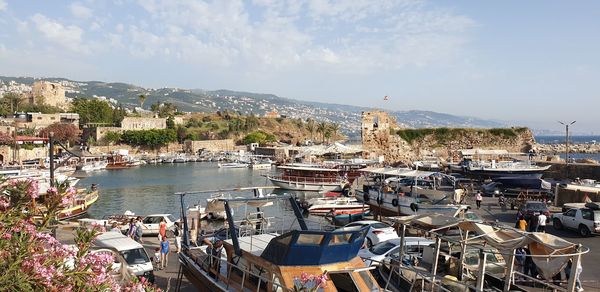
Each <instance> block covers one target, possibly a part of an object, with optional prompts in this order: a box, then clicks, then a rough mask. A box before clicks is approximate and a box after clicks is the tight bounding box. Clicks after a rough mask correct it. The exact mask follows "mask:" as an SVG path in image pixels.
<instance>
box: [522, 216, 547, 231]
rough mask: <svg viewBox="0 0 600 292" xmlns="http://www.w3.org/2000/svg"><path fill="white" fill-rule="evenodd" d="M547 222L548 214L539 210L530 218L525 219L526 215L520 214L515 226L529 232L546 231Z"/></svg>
mask: <svg viewBox="0 0 600 292" xmlns="http://www.w3.org/2000/svg"><path fill="white" fill-rule="evenodd" d="M546 223H548V216H546V215H545V214H544V213H543V212H537V213H534V214H533V215H532V216H530V217H529V220H525V216H524V215H519V218H518V219H517V222H516V224H515V228H518V229H519V230H522V231H528V232H546Z"/></svg>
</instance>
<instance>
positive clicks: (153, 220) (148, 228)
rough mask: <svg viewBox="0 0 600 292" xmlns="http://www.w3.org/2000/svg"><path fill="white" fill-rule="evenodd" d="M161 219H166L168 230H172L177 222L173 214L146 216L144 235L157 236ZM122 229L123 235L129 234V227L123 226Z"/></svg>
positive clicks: (143, 223)
mask: <svg viewBox="0 0 600 292" xmlns="http://www.w3.org/2000/svg"><path fill="white" fill-rule="evenodd" d="M161 219H165V222H166V223H167V230H172V229H173V226H174V225H175V222H177V220H176V219H175V217H173V215H171V214H152V215H148V216H145V217H144V219H142V230H143V231H144V235H157V234H158V229H159V225H160V220H161ZM121 229H122V232H123V234H127V230H129V225H123V226H122V227H121Z"/></svg>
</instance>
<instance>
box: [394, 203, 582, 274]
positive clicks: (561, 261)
mask: <svg viewBox="0 0 600 292" xmlns="http://www.w3.org/2000/svg"><path fill="white" fill-rule="evenodd" d="M390 219H391V220H393V221H394V222H397V223H399V224H403V225H409V226H415V227H424V228H427V229H430V230H431V229H433V230H441V229H446V228H450V227H458V228H459V229H461V230H462V231H470V232H475V233H476V234H479V236H475V237H473V238H467V239H463V242H465V243H467V244H468V243H469V241H470V240H474V239H475V238H477V239H478V240H482V239H483V240H484V241H485V243H486V244H488V245H490V246H492V247H494V248H496V249H498V250H499V251H500V252H501V253H508V254H512V253H513V250H515V249H516V248H519V247H525V246H527V247H528V248H529V250H530V251H531V254H532V255H533V257H532V259H533V261H534V262H535V264H536V265H537V267H538V268H539V269H540V271H541V274H542V275H543V276H544V278H546V279H550V278H552V276H554V275H556V274H557V273H558V272H560V271H561V270H563V269H564V267H565V266H566V265H567V262H568V261H569V258H570V256H571V255H573V254H576V253H578V248H579V245H578V244H575V243H572V242H569V241H567V240H564V239H562V238H560V237H557V236H555V235H552V234H548V233H542V232H524V231H521V230H518V229H515V228H510V227H498V226H492V225H490V224H486V223H479V222H474V221H469V220H465V219H459V218H455V217H450V216H446V215H441V214H422V215H411V216H400V217H391V218H390Z"/></svg>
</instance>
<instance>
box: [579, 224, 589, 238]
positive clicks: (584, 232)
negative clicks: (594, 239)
mask: <svg viewBox="0 0 600 292" xmlns="http://www.w3.org/2000/svg"><path fill="white" fill-rule="evenodd" d="M590 234H591V232H590V230H589V229H588V228H587V226H585V225H579V235H581V236H582V237H588V236H590Z"/></svg>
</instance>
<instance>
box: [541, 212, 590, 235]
mask: <svg viewBox="0 0 600 292" xmlns="http://www.w3.org/2000/svg"><path fill="white" fill-rule="evenodd" d="M552 217H553V218H552V224H553V226H554V228H555V229H557V230H560V229H563V228H565V229H571V230H577V231H578V232H579V235H581V236H582V237H588V236H590V235H591V234H592V233H600V210H597V209H591V208H572V209H569V210H567V211H566V212H563V213H558V214H554V215H553V216H552Z"/></svg>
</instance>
